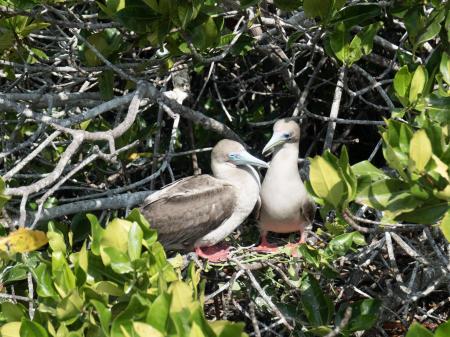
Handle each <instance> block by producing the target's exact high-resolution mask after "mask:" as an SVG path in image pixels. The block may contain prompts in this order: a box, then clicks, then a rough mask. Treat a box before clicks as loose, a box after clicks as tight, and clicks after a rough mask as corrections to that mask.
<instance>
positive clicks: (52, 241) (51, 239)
mask: <svg viewBox="0 0 450 337" xmlns="http://www.w3.org/2000/svg"><path fill="white" fill-rule="evenodd" d="M47 238H48V244H49V246H50V248H51V249H52V251H53V252H61V253H62V254H66V252H67V247H66V242H65V240H64V235H63V234H62V233H61V232H60V231H59V230H57V229H56V228H55V226H54V224H53V223H52V222H49V225H48V231H47Z"/></svg>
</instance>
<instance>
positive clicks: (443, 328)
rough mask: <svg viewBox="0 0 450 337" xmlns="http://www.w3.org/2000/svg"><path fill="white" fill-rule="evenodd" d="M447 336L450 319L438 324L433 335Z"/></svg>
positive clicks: (449, 328)
mask: <svg viewBox="0 0 450 337" xmlns="http://www.w3.org/2000/svg"><path fill="white" fill-rule="evenodd" d="M447 239H448V238H447ZM449 241H450V240H449ZM448 336H450V320H448V321H447V322H445V323H442V324H441V325H439V326H438V328H437V329H436V331H435V332H434V337H448Z"/></svg>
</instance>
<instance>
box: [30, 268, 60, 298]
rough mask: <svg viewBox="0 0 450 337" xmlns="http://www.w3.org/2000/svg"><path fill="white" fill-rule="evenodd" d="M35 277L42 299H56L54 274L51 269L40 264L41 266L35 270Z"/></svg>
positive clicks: (38, 292)
mask: <svg viewBox="0 0 450 337" xmlns="http://www.w3.org/2000/svg"><path fill="white" fill-rule="evenodd" d="M34 275H35V279H36V284H37V290H36V292H37V294H38V295H39V296H40V297H43V298H45V297H56V296H58V294H57V293H56V290H55V287H54V286H53V281H52V274H51V270H50V267H49V266H48V265H46V264H45V263H41V264H39V266H38V267H37V268H36V269H35V270H34Z"/></svg>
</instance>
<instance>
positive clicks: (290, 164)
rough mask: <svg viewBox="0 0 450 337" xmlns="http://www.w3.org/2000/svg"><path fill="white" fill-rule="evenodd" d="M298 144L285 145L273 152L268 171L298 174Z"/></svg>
mask: <svg viewBox="0 0 450 337" xmlns="http://www.w3.org/2000/svg"><path fill="white" fill-rule="evenodd" d="M298 147H299V145H298V143H286V144H283V146H281V147H279V148H278V149H276V150H275V152H274V153H273V156H272V160H271V162H270V167H269V171H278V172H287V173H288V172H296V173H297V174H298V164H297V161H298Z"/></svg>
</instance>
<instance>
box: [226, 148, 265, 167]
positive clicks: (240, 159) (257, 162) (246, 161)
mask: <svg viewBox="0 0 450 337" xmlns="http://www.w3.org/2000/svg"><path fill="white" fill-rule="evenodd" d="M228 161H230V162H232V163H233V164H235V165H252V166H256V167H265V168H268V167H269V164H267V163H266V162H265V161H262V160H261V159H258V158H256V157H254V156H252V155H251V154H250V153H248V152H247V151H241V152H233V153H230V154H228Z"/></svg>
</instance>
